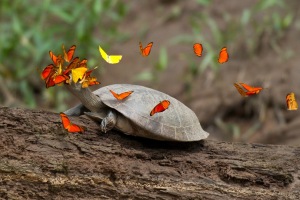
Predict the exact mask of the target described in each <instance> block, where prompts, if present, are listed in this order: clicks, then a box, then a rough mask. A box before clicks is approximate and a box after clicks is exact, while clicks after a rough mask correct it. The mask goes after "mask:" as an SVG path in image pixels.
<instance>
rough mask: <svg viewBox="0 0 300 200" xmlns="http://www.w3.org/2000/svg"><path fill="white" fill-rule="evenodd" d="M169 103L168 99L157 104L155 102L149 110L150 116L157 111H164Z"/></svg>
mask: <svg viewBox="0 0 300 200" xmlns="http://www.w3.org/2000/svg"><path fill="white" fill-rule="evenodd" d="M169 105H170V101H168V100H163V101H161V102H159V104H157V105H156V106H155V107H154V108H153V109H152V110H151V112H150V116H153V115H154V114H156V113H159V112H164V111H165V110H166V109H168V108H169Z"/></svg>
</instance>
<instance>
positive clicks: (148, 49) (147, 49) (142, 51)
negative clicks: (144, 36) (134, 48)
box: [139, 42, 153, 57]
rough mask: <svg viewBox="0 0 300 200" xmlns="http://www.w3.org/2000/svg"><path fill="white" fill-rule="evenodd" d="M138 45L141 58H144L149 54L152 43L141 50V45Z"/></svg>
mask: <svg viewBox="0 0 300 200" xmlns="http://www.w3.org/2000/svg"><path fill="white" fill-rule="evenodd" d="M139 45H140V51H141V54H142V56H144V57H146V56H148V55H149V54H150V52H151V48H152V46H153V42H150V43H149V44H147V46H146V47H145V48H143V45H142V43H141V42H140V43H139Z"/></svg>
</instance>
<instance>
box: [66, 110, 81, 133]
mask: <svg viewBox="0 0 300 200" xmlns="http://www.w3.org/2000/svg"><path fill="white" fill-rule="evenodd" d="M60 117H61V121H62V124H63V127H64V128H65V129H66V130H67V131H68V132H70V133H75V132H78V133H83V132H84V129H83V127H81V126H79V125H76V124H73V123H71V121H70V119H69V118H68V116H67V115H66V114H65V113H60Z"/></svg>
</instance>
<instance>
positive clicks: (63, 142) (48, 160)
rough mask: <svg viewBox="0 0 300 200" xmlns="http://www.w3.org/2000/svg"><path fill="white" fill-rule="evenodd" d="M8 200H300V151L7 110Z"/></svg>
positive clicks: (2, 185) (0, 146) (1, 193)
mask: <svg viewBox="0 0 300 200" xmlns="http://www.w3.org/2000/svg"><path fill="white" fill-rule="evenodd" d="M0 119H1V120H0V133H1V134H0V156H1V162H0V198H1V199H147V200H149V199H214V200H216V199H222V200H224V199H300V189H299V188H300V172H299V167H300V148H299V147H292V146H278V145H277V146H275V145H262V144H242V143H227V142H219V141H210V140H205V141H200V142H193V143H171V142H158V141H153V140H147V139H141V138H135V137H130V136H126V135H124V134H122V133H118V132H109V133H107V134H97V132H99V128H98V126H97V124H96V123H95V122H93V121H91V120H89V119H87V118H85V117H72V118H71V120H72V121H73V122H74V123H78V124H82V125H84V126H85V128H86V132H85V133H84V134H77V133H76V134H71V133H67V132H66V131H65V130H64V129H63V128H62V125H61V120H60V117H59V114H57V113H51V112H45V111H37V110H23V109H15V108H0Z"/></svg>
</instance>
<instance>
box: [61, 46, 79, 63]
mask: <svg viewBox="0 0 300 200" xmlns="http://www.w3.org/2000/svg"><path fill="white" fill-rule="evenodd" d="M75 49H76V45H73V46H71V47H70V49H69V50H68V52H66V50H65V47H64V46H63V50H64V59H65V61H67V62H70V61H71V60H72V58H73V55H74V52H75Z"/></svg>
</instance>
